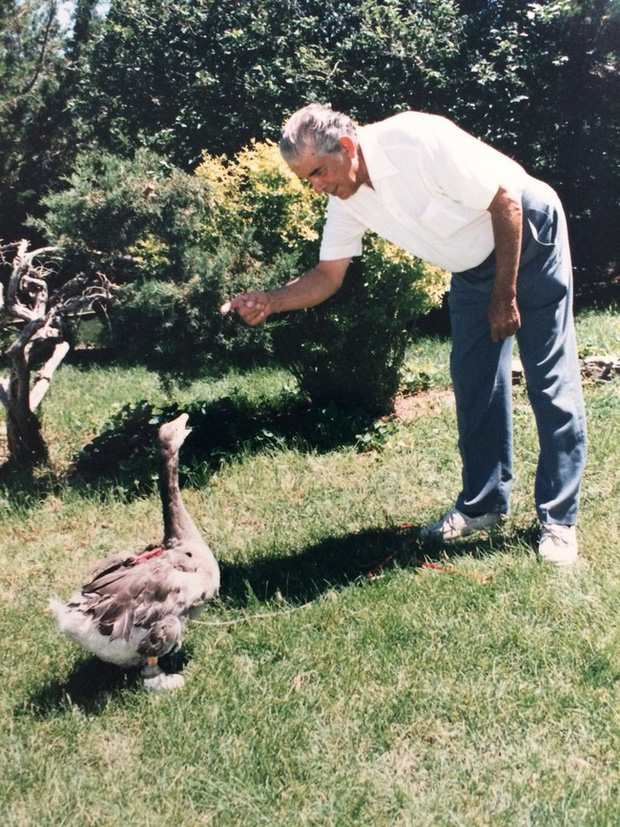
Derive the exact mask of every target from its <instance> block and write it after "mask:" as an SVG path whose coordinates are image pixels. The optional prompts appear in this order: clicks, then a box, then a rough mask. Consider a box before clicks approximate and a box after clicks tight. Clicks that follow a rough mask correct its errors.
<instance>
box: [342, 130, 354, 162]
mask: <svg viewBox="0 0 620 827" xmlns="http://www.w3.org/2000/svg"><path fill="white" fill-rule="evenodd" d="M338 143H339V144H340V146H341V147H342V149H343V150H344V152H346V154H347V156H348V157H349V158H351V159H353V158H355V154H356V152H357V144H356V143H355V141H354V140H353V138H351V137H350V136H349V135H343V136H342V138H338Z"/></svg>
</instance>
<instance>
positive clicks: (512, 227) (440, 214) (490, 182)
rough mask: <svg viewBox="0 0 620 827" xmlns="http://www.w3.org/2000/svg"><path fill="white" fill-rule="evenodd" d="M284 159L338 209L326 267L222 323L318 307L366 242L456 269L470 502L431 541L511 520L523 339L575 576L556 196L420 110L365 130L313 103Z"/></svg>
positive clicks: (252, 296) (571, 363) (543, 450)
mask: <svg viewBox="0 0 620 827" xmlns="http://www.w3.org/2000/svg"><path fill="white" fill-rule="evenodd" d="M280 150H281V152H282V155H283V157H284V158H285V160H286V161H287V163H288V164H289V166H290V168H291V169H292V170H293V171H294V172H295V173H296V174H297V175H298V176H299V177H300V178H302V179H306V180H308V181H309V182H310V183H311V184H312V186H313V187H314V189H315V191H316V192H317V193H326V194H327V195H328V196H329V199H328V205H327V219H326V223H325V227H324V230H323V238H322V244H321V251H320V261H319V263H318V264H317V266H316V267H315V268H314V269H312V270H310V271H309V272H307V273H305V274H304V275H302V276H301V277H300V278H297V279H294V280H293V281H291V282H290V283H289V284H287V285H284V286H283V287H281V288H279V289H276V290H271V291H269V292H265V293H261V292H253V293H247V294H244V295H241V296H237V297H236V298H234V299H233V300H232V301H230V302H227V303H226V305H224V307H223V308H222V310H223V311H227V310H230V309H233V310H235V311H236V312H237V313H239V315H240V316H241V317H242V318H243V319H244V320H245V321H246V322H247V323H248V324H250V325H255V324H258V323H259V322H261V321H263V320H264V319H266V318H267V317H268V316H269V315H270V314H272V313H276V312H279V311H283V310H293V309H298V308H304V307H310V306H312V305H315V304H318V303H319V302H322V301H323V300H325V299H326V298H328V297H329V296H331V295H332V294H333V293H335V292H336V291H337V290H338V288H339V287H340V285H341V284H342V281H343V279H344V277H345V273H346V270H347V267H348V265H349V262H350V261H351V257H352V256H357V255H360V254H361V250H362V236H363V234H364V232H365V231H366V230H367V229H370V230H373V231H374V232H376V233H378V234H379V235H381V236H383V237H384V238H386V239H387V240H389V241H392V242H393V243H395V244H397V245H399V246H400V247H402V248H403V249H405V250H407V251H408V252H410V253H413V254H414V255H416V256H418V257H420V258H423V259H425V260H427V261H429V262H431V263H433V264H436V265H438V266H439V267H442V268H444V269H446V270H450V271H451V272H452V274H453V275H452V283H451V289H450V299H449V302H450V312H451V320H452V340H453V341H452V344H453V347H452V355H451V370H452V378H453V383H454V391H455V395H456V402H457V416H458V428H459V448H460V452H461V458H462V467H463V474H462V490H461V493H460V494H459V496H458V498H457V501H456V504H455V507H454V508H452V509H451V510H450V511H448V513H447V514H446V515H445V516H444V517H442V518H441V519H440V520H439V521H438V522H436V523H434V524H433V525H431V526H429V527H427V528H426V529H424V530H423V532H422V535H423V536H425V537H432V538H437V539H440V540H452V539H456V538H458V537H463V536H465V535H467V534H469V533H471V532H472V531H477V530H479V529H484V528H488V527H490V526H492V525H494V524H496V523H497V522H498V521H499V519H500V516H501V515H503V514H506V513H507V512H508V508H509V499H510V491H511V485H512V478H513V459H512V422H511V354H512V342H513V339H512V337H513V335H514V334H516V336H517V340H518V342H519V350H520V356H521V360H522V362H523V367H524V371H525V377H526V381H527V390H528V394H529V398H530V402H531V405H532V408H533V410H534V414H535V417H536V424H537V427H538V436H539V441H540V456H539V462H538V470H537V475H536V490H535V498H536V508H537V513H538V518H539V520H540V523H541V525H542V531H541V538H540V543H539V553H540V555H541V557H542V558H543V559H545V560H548V561H550V562H552V563H555V564H557V565H567V564H569V563H572V562H573V561H574V560H575V559H576V557H577V540H576V535H575V522H576V519H577V511H578V505H579V492H580V485H581V479H582V475H583V468H584V462H585V448H586V426H585V415H584V408H583V400H582V394H581V384H580V376H579V368H578V360H577V350H576V345H575V336H574V329H573V317H572V268H571V260H570V250H569V244H568V235H567V230H566V219H565V216H564V212H563V209H562V206H561V204H560V201H559V199H558V196H557V195H556V193H555V192H554V191H553V190H552V189H551V187H549V186H547V185H546V184H544V183H542V182H541V181H538V180H536V179H535V178H532V177H531V176H530V175H528V174H527V173H526V172H525V170H524V169H523V168H522V167H521V166H520V165H519V164H517V163H516V162H515V161H513V160H511V159H510V158H508V157H507V156H505V155H503V154H502V153H500V152H497V151H496V150H494V149H493V148H491V147H490V146H488V145H486V144H484V143H482V142H481V141H478V140H477V139H475V138H474V137H472V136H471V135H469V134H468V133H466V132H464V131H463V130H462V129H460V128H459V127H457V126H456V125H455V124H454V123H452V122H451V121H449V120H447V119H445V118H442V117H438V116H435V115H429V114H424V113H420V112H403V113H401V114H399V115H395V116H394V117H391V118H387V119H386V120H384V121H380V122H378V123H374V124H370V125H368V126H357V125H355V124H354V123H353V121H352V120H351V119H350V118H349V117H347V116H346V115H343V114H341V113H339V112H334V111H332V110H331V109H329V108H327V107H322V106H319V105H316V104H312V105H310V106H307V107H305V108H304V109H301V110H300V111H298V112H297V113H295V114H294V115H293V116H292V117H291V119H290V120H289V122H288V123H287V124H286V125H285V128H284V130H283V133H282V138H281V141H280Z"/></svg>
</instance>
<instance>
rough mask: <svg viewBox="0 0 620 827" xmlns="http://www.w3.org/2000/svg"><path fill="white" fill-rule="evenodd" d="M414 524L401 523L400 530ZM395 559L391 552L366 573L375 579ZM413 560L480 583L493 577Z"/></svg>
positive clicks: (424, 566)
mask: <svg viewBox="0 0 620 827" xmlns="http://www.w3.org/2000/svg"><path fill="white" fill-rule="evenodd" d="M415 527H416V526H414V525H401V526H399V530H400V531H407V530H408V529H410V528H415ZM393 560H394V555H393V554H390V555H389V557H386V558H385V560H383V561H382V562H381V563H379V565H378V566H375V567H374V569H371V571H369V572H368V573H367V575H366V577H367V578H368V579H369V580H373V579H374V578H375V577H377V576H378V575H379V573H380V572H381V571H382V570H383V569H384V568H385V567H386V566H387V565H389V564H390V563H391V562H393ZM412 562H413V563H415V564H416V566H420V567H423V568H426V569H434V571H442V572H444V573H445V574H460V575H461V577H469V578H470V579H472V580H477V581H478V582H479V583H488V582H489V580H491V579H492V577H493V575H492V574H479V573H478V572H470V571H460V570H459V569H455V568H454V566H442V565H440V564H439V563H431V562H430V561H429V560H419V559H418V558H417V557H413V558H412Z"/></svg>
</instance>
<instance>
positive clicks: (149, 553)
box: [127, 547, 164, 566]
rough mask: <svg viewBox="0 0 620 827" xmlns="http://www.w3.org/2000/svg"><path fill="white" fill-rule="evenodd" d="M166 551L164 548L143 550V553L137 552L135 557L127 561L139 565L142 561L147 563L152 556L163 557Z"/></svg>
mask: <svg viewBox="0 0 620 827" xmlns="http://www.w3.org/2000/svg"><path fill="white" fill-rule="evenodd" d="M163 553H164V548H163V547H160V548H149V549H147V550H146V551H143V552H142V554H137V555H136V556H135V557H130V558H129V560H128V561H127V562H128V563H129V564H130V565H132V566H138V565H139V564H140V563H146V561H147V560H150V559H151V557H161V555H162V554H163Z"/></svg>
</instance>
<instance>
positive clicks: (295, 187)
mask: <svg viewBox="0 0 620 827" xmlns="http://www.w3.org/2000/svg"><path fill="white" fill-rule="evenodd" d="M197 174H198V175H199V176H201V177H203V178H204V179H205V180H207V181H208V182H209V184H210V186H212V187H213V188H214V189H218V188H219V189H218V198H217V200H218V202H219V203H220V204H221V203H222V202H223V201H225V203H226V210H227V213H226V215H223V213H221V212H220V214H219V221H220V222H221V225H222V226H229V227H231V226H235V224H238V225H241V226H248V227H251V228H252V238H253V239H254V241H255V243H256V244H257V247H258V248H259V249H260V254H261V258H262V260H263V262H265V263H266V264H268V265H270V266H271V269H270V270H269V272H270V276H271V280H270V281H269V282H266V281H263V282H262V284H261V288H262V289H268V288H269V287H270V286H272V285H273V283H275V273H276V272H278V271H280V272H282V274H283V278H282V282H281V283H284V282H286V281H288V280H289V279H290V278H293V277H294V276H296V275H298V274H299V273H300V272H302V271H303V270H305V269H308V268H309V267H311V266H312V265H314V264H315V263H316V261H317V258H318V251H319V239H320V227H321V225H322V223H323V220H324V202H323V200H322V199H320V198H317V197H316V196H315V195H314V194H313V192H312V190H311V188H310V187H309V186H308V185H307V184H303V183H302V182H300V181H299V179H298V178H297V177H296V176H295V175H294V174H293V173H292V172H291V170H290V169H289V168H288V166H287V165H286V163H285V162H284V161H283V160H282V158H281V157H280V153H279V151H278V148H277V146H276V145H275V144H273V143H271V142H266V143H263V144H259V143H253V144H252V145H251V146H250V147H248V148H246V149H244V150H243V151H242V152H240V153H239V154H238V155H237V156H236V158H235V159H234V161H232V162H229V163H226V162H225V161H224V160H223V159H221V158H219V159H213V158H209V157H208V156H205V160H204V163H203V165H202V167H200V168H199V169H198V171H197ZM287 269H288V272H287ZM259 283H260V281H259ZM445 289H446V274H445V273H444V272H443V271H441V270H439V269H438V268H436V267H432V266H430V265H427V264H425V263H423V262H421V261H420V260H418V259H416V258H415V257H413V256H411V255H409V254H408V253H405V252H404V251H402V250H399V249H397V248H396V247H394V246H393V245H391V244H389V243H387V242H386V241H384V240H382V239H379V238H377V237H375V236H371V235H368V236H367V237H366V239H365V242H364V256H363V259H362V260H361V261H359V260H358V261H355V262H354V263H353V264H352V265H351V267H350V269H349V273H348V274H347V277H346V279H345V283H344V286H343V288H342V289H341V291H340V292H339V293H338V295H336V296H334V297H333V298H332V299H330V300H329V301H327V302H325V303H324V304H323V305H321V306H319V307H316V308H312V309H310V310H307V311H304V312H297V313H291V314H287V316H286V317H285V318H284V319H278V320H272V321H271V323H270V327H271V329H272V337H273V342H274V352H275V355H276V358H277V359H278V361H279V362H280V363H281V364H282V365H284V366H285V367H287V368H288V369H289V370H290V371H291V372H292V373H293V375H294V376H295V377H296V379H297V381H298V383H299V387H300V389H301V391H302V392H303V393H304V394H305V395H306V396H308V397H309V398H310V399H311V400H312V401H313V402H314V403H315V404H316V405H319V406H325V405H330V404H335V405H337V406H338V407H340V408H344V409H350V408H362V409H365V410H368V411H372V412H384V411H386V410H389V409H390V408H391V407H392V404H393V401H394V397H395V395H396V392H397V390H398V386H399V374H400V369H401V366H402V362H403V358H404V353H405V348H406V346H407V342H408V341H409V330H410V329H411V325H412V322H413V321H414V320H415V318H416V317H417V316H420V315H421V314H423V313H426V312H427V311H428V310H429V309H430V308H431V307H433V306H436V305H437V304H439V303H440V301H441V297H442V295H443V293H444V292H445Z"/></svg>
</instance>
